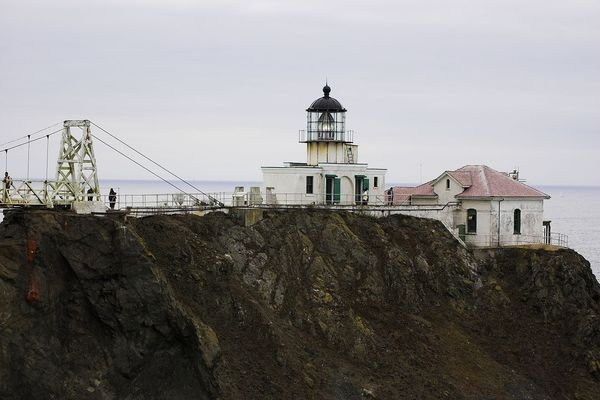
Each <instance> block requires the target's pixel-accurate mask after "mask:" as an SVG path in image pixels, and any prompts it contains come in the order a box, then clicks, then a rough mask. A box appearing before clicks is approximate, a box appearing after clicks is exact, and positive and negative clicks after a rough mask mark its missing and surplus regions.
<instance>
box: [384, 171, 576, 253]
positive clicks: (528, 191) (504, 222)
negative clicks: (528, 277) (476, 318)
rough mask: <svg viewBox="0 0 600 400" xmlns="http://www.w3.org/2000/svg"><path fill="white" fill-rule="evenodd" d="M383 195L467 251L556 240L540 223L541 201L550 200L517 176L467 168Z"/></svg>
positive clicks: (515, 172) (547, 227) (397, 188)
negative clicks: (440, 227)
mask: <svg viewBox="0 0 600 400" xmlns="http://www.w3.org/2000/svg"><path fill="white" fill-rule="evenodd" d="M387 194H388V196H389V197H388V199H389V204H390V205H392V206H397V207H400V208H402V207H403V206H404V207H405V208H406V210H405V211H403V213H406V214H412V215H419V216H423V217H429V218H435V219H439V220H441V221H442V222H443V223H444V224H445V225H446V226H447V227H448V229H450V230H451V231H453V232H455V234H457V235H458V236H459V237H460V238H461V239H463V241H464V242H465V243H467V244H469V245H472V246H477V247H494V246H506V245H519V244H529V243H553V242H554V240H555V239H551V232H550V221H544V200H546V199H549V198H550V196H548V195H547V194H545V193H543V192H540V191H539V190H537V189H534V188H532V187H530V186H527V185H525V184H524V183H522V182H520V181H519V175H518V172H517V171H513V172H511V173H503V172H498V171H496V170H494V169H492V168H490V167H488V166H485V165H466V166H464V167H462V168H459V169H457V170H454V171H445V172H443V173H442V174H441V175H440V176H438V177H437V178H435V179H434V180H432V181H429V182H426V183H424V184H422V185H419V186H416V187H400V186H397V187H392V188H390V189H389V190H388V191H387ZM560 244H562V243H560ZM563 245H564V244H563Z"/></svg>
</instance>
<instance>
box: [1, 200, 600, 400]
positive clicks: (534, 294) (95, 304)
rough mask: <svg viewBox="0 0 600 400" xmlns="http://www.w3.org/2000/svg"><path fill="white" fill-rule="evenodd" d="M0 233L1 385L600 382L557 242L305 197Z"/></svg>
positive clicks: (486, 386)
mask: <svg viewBox="0 0 600 400" xmlns="http://www.w3.org/2000/svg"><path fill="white" fill-rule="evenodd" d="M0 238H1V240H0V398H2V399H52V398H54V399H82V398H85V399H113V398H119V399H132V400H133V399H404V398H406V399H419V398H422V399H597V398H599V397H598V393H600V317H599V316H600V286H599V285H598V283H597V281H596V280H595V279H594V277H593V275H592V274H591V270H590V268H589V264H588V263H587V261H585V260H584V259H583V258H582V257H581V256H579V255H578V254H576V253H575V252H572V251H568V250H561V251H556V252H548V251H544V250H527V249H505V250H503V251H501V252H490V253H485V252H481V253H478V254H476V255H473V254H471V253H469V252H468V251H466V250H465V249H464V248H462V247H461V246H460V245H458V243H456V241H455V240H454V239H453V238H452V236H451V235H450V234H449V233H448V232H447V231H446V230H445V229H444V228H443V226H442V225H441V224H439V223H438V222H435V221H431V220H424V219H417V218H410V217H405V216H393V217H389V218H382V219H373V218H369V217H365V216H360V215H355V214H340V213H332V212H321V211H298V212H295V211H294V212H281V213H269V214H267V215H266V216H265V219H264V220H262V221H261V222H259V223H257V224H256V225H254V226H252V227H244V226H243V225H242V224H240V223H238V221H237V220H236V219H235V218H233V217H231V216H228V215H224V214H217V213H215V214H211V215H208V216H206V217H195V216H156V217H148V218H143V219H130V220H129V221H127V222H124V221H119V220H117V219H111V218H109V217H93V216H78V215H73V214H68V213H58V212H28V213H16V214H10V215H7V217H6V218H5V220H4V222H3V224H2V225H0ZM28 253H29V255H28Z"/></svg>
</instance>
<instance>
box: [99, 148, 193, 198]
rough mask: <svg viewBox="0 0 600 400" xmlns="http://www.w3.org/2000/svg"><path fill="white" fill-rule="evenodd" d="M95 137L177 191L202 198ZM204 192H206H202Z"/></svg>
mask: <svg viewBox="0 0 600 400" xmlns="http://www.w3.org/2000/svg"><path fill="white" fill-rule="evenodd" d="M95 138H96V139H97V140H98V141H99V142H100V143H102V144H104V145H105V146H107V147H109V148H110V149H112V150H113V151H115V152H117V153H119V154H120V155H122V156H123V157H125V158H126V159H128V160H129V161H131V162H132V163H134V164H136V165H137V166H139V167H141V168H143V169H144V170H146V171H147V172H150V173H151V174H152V175H154V176H155V177H157V178H158V179H160V180H161V181H163V182H165V183H166V184H168V185H170V186H173V187H174V188H175V189H177V191H179V192H181V193H184V194H187V195H188V196H190V197H191V198H193V199H194V200H196V201H198V202H200V200H199V199H198V198H197V197H196V196H194V195H192V194H190V193H187V192H186V191H184V190H183V189H181V188H179V187H177V186H175V185H174V184H173V183H171V182H169V181H168V180H166V179H165V178H163V177H162V176H160V175H158V174H157V173H155V172H154V171H152V170H150V169H149V168H147V167H145V166H144V165H142V164H140V163H139V162H137V161H136V160H134V159H133V158H131V157H129V156H128V155H127V154H125V153H123V152H122V151H120V150H118V149H117V148H115V147H114V146H111V145H110V144H108V143H106V142H105V141H104V140H102V139H100V138H99V137H98V136H95ZM202 194H204V193H202Z"/></svg>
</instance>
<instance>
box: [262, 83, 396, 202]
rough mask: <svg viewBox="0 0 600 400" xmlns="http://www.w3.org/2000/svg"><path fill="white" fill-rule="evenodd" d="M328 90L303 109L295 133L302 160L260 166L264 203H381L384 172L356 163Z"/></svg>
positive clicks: (343, 112)
mask: <svg viewBox="0 0 600 400" xmlns="http://www.w3.org/2000/svg"><path fill="white" fill-rule="evenodd" d="M330 92H331V88H330V87H329V86H328V85H325V87H323V97H320V98H318V99H317V100H315V101H313V102H312V104H311V105H310V106H309V107H308V108H307V109H306V112H307V118H306V130H301V131H300V134H299V142H300V143H306V162H286V163H284V165H283V167H262V168H261V169H262V172H263V185H264V188H265V191H266V194H267V198H266V201H267V203H269V204H290V205H291V204H298V205H309V204H315V205H322V204H325V205H367V204H385V201H386V199H385V191H384V188H385V174H386V172H387V170H386V169H384V168H369V166H368V165H367V164H366V163H360V162H358V145H356V144H354V140H353V139H354V138H353V132H352V131H347V130H346V109H345V108H344V107H343V106H342V104H341V103H340V102H339V101H338V100H336V99H334V98H333V97H331V96H329V93H330Z"/></svg>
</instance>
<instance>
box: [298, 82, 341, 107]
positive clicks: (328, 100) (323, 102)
mask: <svg viewBox="0 0 600 400" xmlns="http://www.w3.org/2000/svg"><path fill="white" fill-rule="evenodd" d="M329 92H331V88H330V87H329V86H328V85H327V84H325V86H324V87H323V94H324V96H323V97H321V98H319V99H316V100H315V101H313V102H312V104H311V105H310V107H308V108H307V109H306V111H331V112H346V109H345V108H344V107H343V106H342V104H341V103H340V102H339V101H337V100H336V99H334V98H333V97H329Z"/></svg>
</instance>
